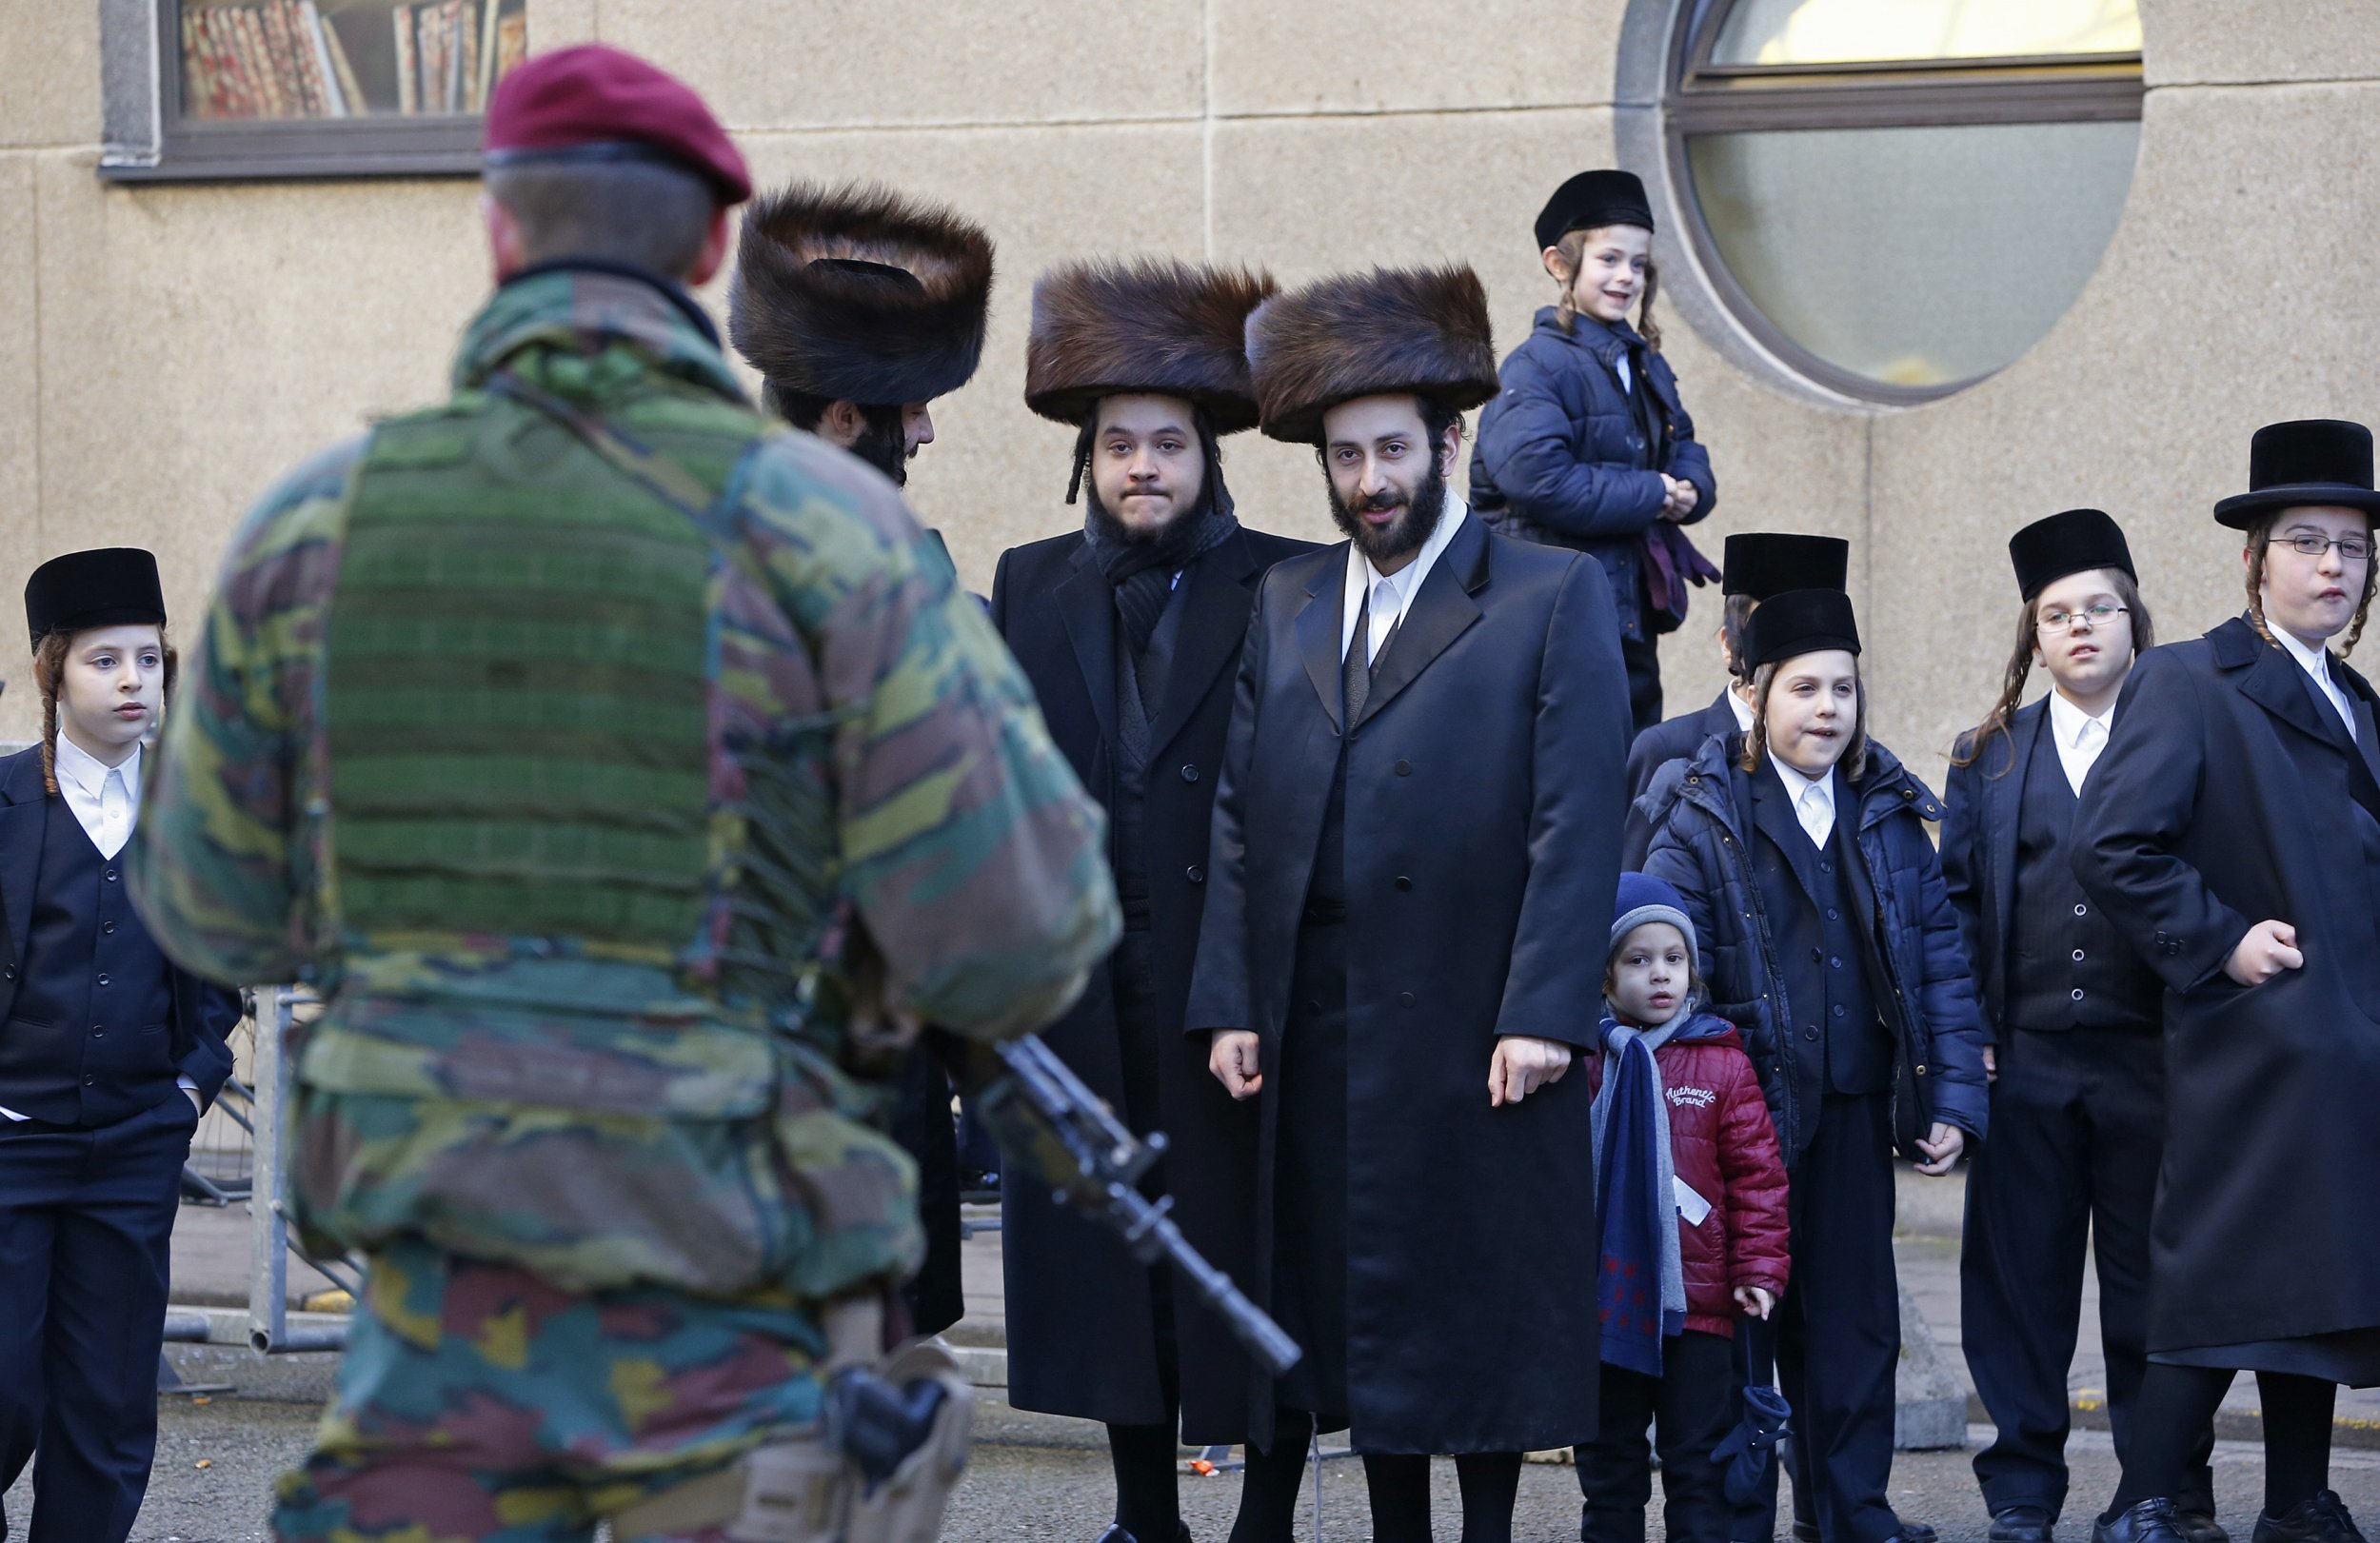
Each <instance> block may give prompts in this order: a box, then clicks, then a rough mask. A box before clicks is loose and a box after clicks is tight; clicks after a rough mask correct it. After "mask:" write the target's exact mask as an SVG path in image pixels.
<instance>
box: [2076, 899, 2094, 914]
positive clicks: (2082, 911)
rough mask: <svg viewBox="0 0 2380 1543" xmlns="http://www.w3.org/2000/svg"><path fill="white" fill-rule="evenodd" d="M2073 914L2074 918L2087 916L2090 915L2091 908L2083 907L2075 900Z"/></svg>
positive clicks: (2082, 904) (2081, 903)
mask: <svg viewBox="0 0 2380 1543" xmlns="http://www.w3.org/2000/svg"><path fill="white" fill-rule="evenodd" d="M2074 914H2075V915H2076V916H2089V915H2090V914H2091V907H2090V906H2088V905H2085V904H2084V903H2083V902H2082V901H2080V900H2076V901H2075V902H2074Z"/></svg>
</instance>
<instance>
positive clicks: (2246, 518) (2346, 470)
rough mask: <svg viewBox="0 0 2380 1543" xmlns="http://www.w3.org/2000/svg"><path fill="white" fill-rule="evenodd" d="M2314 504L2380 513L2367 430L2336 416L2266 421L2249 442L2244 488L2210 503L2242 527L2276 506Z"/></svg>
mask: <svg viewBox="0 0 2380 1543" xmlns="http://www.w3.org/2000/svg"><path fill="white" fill-rule="evenodd" d="M2313 505H2329V506H2331V507H2335V508H2349V509H2362V510H2365V511H2366V512H2367V513H2380V492H2374V491H2373V490H2372V485H2371V430H2370V429H2369V428H2366V427H2365V426H2364V425H2361V424H2351V423H2349V422H2347V421H2346V420H2344V419H2340V418H2299V419H2294V420H2292V421H2291V422H2289V423H2285V424H2267V425H2265V426H2264V427H2262V428H2259V429H2258V430H2256V437H2255V438H2254V439H2253V440H2251V441H2250V442H2249V445H2248V491H2247V492H2245V493H2234V494H2233V495H2231V497H2230V498H2227V499H2225V500H2224V501H2223V502H2222V503H2220V504H2216V505H2215V506H2214V517H2215V519H2216V520H2217V521H2218V522H2220V523H2221V524H2227V525H2230V526H2231V528H2232V529H2233V530H2246V529H2247V528H2248V527H2249V526H2251V525H2252V524H2255V523H2256V521H2257V520H2258V519H2259V518H2260V517H2261V516H2264V515H2267V514H2270V513H2271V512H2272V511H2274V510H2275V509H2302V508H2307V507H2311V506H2313Z"/></svg>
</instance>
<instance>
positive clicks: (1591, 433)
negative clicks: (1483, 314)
mask: <svg viewBox="0 0 2380 1543" xmlns="http://www.w3.org/2000/svg"><path fill="white" fill-rule="evenodd" d="M1557 314H1558V312H1557V310H1556V309H1555V308H1554V307H1551V306H1548V307H1545V308H1544V309H1543V310H1540V311H1538V312H1537V326H1536V327H1535V328H1534V329H1532V330H1531V332H1530V333H1529V335H1528V337H1526V338H1524V339H1523V340H1521V344H1520V346H1519V347H1517V348H1515V349H1514V350H1513V351H1512V353H1511V354H1510V355H1509V356H1508V357H1507V358H1506V359H1505V360H1504V364H1503V367H1502V368H1501V369H1500V370H1499V371H1498V372H1497V373H1498V374H1499V375H1500V377H1501V379H1502V382H1503V388H1502V389H1501V390H1500V391H1498V392H1497V396H1496V400H1495V401H1493V402H1491V403H1489V404H1488V405H1487V406H1486V408H1485V409H1484V410H1483V411H1481V412H1480V414H1479V436H1478V444H1477V445H1475V446H1474V447H1473V449H1472V452H1471V506H1472V508H1474V509H1475V510H1477V511H1478V515H1479V518H1480V519H1482V520H1485V521H1486V522H1487V523H1488V524H1490V525H1491V526H1493V527H1494V528H1495V529H1496V531H1497V534H1499V535H1504V536H1511V537H1515V538H1517V539H1518V540H1521V541H1533V542H1537V543H1539V544H1544V545H1548V546H1568V547H1571V548H1573V549H1574V550H1577V551H1581V552H1586V553H1588V554H1590V555H1592V556H1593V557H1594V558H1595V560H1596V561H1597V563H1600V564H1602V565H1603V574H1604V577H1605V578H1607V579H1609V580H1610V581H1611V584H1612V603H1613V604H1614V605H1615V606H1616V607H1617V608H1618V611H1619V625H1620V635H1621V636H1622V637H1626V638H1634V639H1642V638H1643V637H1644V636H1645V619H1644V617H1643V616H1642V614H1640V611H1641V607H1640V603H1639V601H1640V597H1641V595H1642V593H1643V581H1642V575H1641V571H1640V570H1641V567H1642V557H1641V551H1642V538H1643V536H1644V532H1645V529H1646V527H1647V526H1649V525H1651V524H1653V522H1654V520H1655V519H1656V518H1657V517H1658V516H1659V514H1660V512H1661V500H1662V497H1663V490H1662V486H1661V476H1660V474H1661V473H1663V472H1666V473H1668V474H1669V475H1670V476H1672V477H1676V478H1678V479H1680V480H1682V481H1685V482H1690V483H1692V484H1694V485H1695V486H1696V489H1698V490H1699V492H1700V494H1701V497H1700V499H1699V500H1698V501H1697V502H1696V504H1695V510H1694V513H1693V514H1691V515H1689V516H1687V518H1686V521H1685V523H1686V524H1694V523H1695V522H1696V521H1698V520H1700V519H1702V518H1703V517H1704V516H1706V515H1708V514H1709V513H1710V512H1711V510H1712V508H1713V507H1714V506H1715V505H1716V504H1717V503H1718V498H1719V489H1718V483H1717V482H1716V480H1715V479H1714V478H1713V477H1712V475H1711V455H1710V452H1709V451H1708V450H1706V449H1704V448H1703V447H1702V445H1700V444H1698V443H1697V442H1696V439H1695V425H1694V420H1693V419H1692V418H1690V417H1688V416H1687V415H1686V409H1685V408H1684V407H1683V406H1680V405H1679V403H1678V400H1677V377H1676V374H1674V373H1673V372H1672V371H1671V369H1670V367H1669V361H1668V360H1667V359H1665V358H1663V357H1662V356H1661V355H1660V354H1658V353H1656V352H1652V351H1651V350H1645V351H1644V354H1643V356H1644V358H1645V359H1646V360H1647V361H1648V363H1647V366H1646V369H1645V381H1646V385H1647V386H1649V387H1650V388H1651V390H1652V393H1653V402H1654V406H1655V410H1656V413H1657V414H1658V416H1659V417H1660V419H1661V422H1662V424H1663V425H1664V428H1663V434H1662V438H1663V440H1664V442H1665V444H1664V446H1663V449H1662V453H1661V456H1660V460H1659V463H1658V464H1657V465H1656V463H1655V460H1654V457H1653V452H1652V451H1651V449H1649V448H1648V447H1647V445H1645V441H1644V434H1643V431H1642V430H1641V429H1639V428H1638V426H1637V425H1636V412H1635V410H1634V409H1633V408H1631V407H1630V406H1629V404H1628V394H1627V392H1626V391H1625V390H1623V389H1622V388H1621V386H1620V384H1619V361H1620V360H1621V359H1622V358H1623V357H1625V355H1626V354H1627V352H1628V348H1629V346H1630V345H1631V344H1640V343H1641V342H1642V341H1643V340H1642V339H1640V338H1638V337H1637V336H1636V328H1634V327H1632V326H1628V325H1627V324H1626V323H1625V322H1622V323H1620V324H1618V325H1617V326H1611V325H1607V324H1605V323H1602V322H1598V321H1597V320H1596V319H1595V318H1594V317H1592V316H1579V317H1577V319H1576V326H1575V328H1574V329H1573V330H1571V331H1568V332H1565V331H1563V330H1562V328H1561V324H1560V323H1558V322H1557V321H1556V320H1555V318H1556V316H1557Z"/></svg>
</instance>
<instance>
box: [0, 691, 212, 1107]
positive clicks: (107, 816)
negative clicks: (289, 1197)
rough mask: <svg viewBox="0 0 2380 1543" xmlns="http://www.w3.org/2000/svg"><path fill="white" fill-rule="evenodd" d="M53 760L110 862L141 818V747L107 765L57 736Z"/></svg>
mask: <svg viewBox="0 0 2380 1543" xmlns="http://www.w3.org/2000/svg"><path fill="white" fill-rule="evenodd" d="M52 760H53V762H54V767H55V770H56V771H57V774H58V796H59V797H60V798H62V799H64V800H66V806H67V808H68V809H69V810H70V811H71V812H72V813H73V815H74V821H75V823H76V824H78V825H81V826H82V827H83V834H84V835H86V836H89V838H90V843H91V845H93V846H95V847H97V848H99V855H100V856H101V857H103V858H112V857H114V856H115V855H116V854H117V853H119V852H121V851H123V850H124V848H125V845H126V843H128V842H129V841H131V840H132V828H133V827H134V826H135V825H137V824H139V823H140V819H141V747H140V746H139V745H137V744H136V745H134V746H132V753H131V754H130V755H129V756H127V757H125V758H124V764H123V765H121V766H110V765H108V764H107V763H106V762H102V761H101V760H100V759H99V758H98V757H97V756H94V755H92V754H91V753H90V752H89V751H88V750H86V749H84V748H83V747H82V746H81V745H79V744H76V743H75V742H73V741H72V740H69V739H68V738H67V737H66V736H65V735H63V734H61V735H59V736H58V743H57V753H56V755H55V756H54V757H53V758H52ZM174 1080H175V1082H176V1083H177V1084H178V1085H180V1086H182V1087H184V1088H187V1089H188V1090H189V1091H190V1092H192V1093H196V1092H197V1091H198V1084H197V1083H195V1082H193V1081H191V1080H190V1079H189V1078H187V1077H182V1078H174ZM24 1118H26V1117H25V1116H23V1115H20V1114H18V1113H17V1112H16V1111H15V1110H13V1109H10V1108H7V1107H5V1106H0V1119H16V1120H21V1119H24Z"/></svg>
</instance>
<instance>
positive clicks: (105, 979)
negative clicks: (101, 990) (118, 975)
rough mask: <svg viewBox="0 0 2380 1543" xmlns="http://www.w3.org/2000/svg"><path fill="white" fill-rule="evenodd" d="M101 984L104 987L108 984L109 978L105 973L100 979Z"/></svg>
mask: <svg viewBox="0 0 2380 1543" xmlns="http://www.w3.org/2000/svg"><path fill="white" fill-rule="evenodd" d="M99 983H100V984H101V985H103V986H104V985H106V984H107V983H108V977H107V975H106V974H105V973H104V972H103V973H102V974H101V975H100V977H99Z"/></svg>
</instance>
